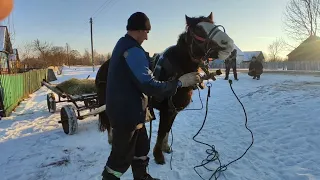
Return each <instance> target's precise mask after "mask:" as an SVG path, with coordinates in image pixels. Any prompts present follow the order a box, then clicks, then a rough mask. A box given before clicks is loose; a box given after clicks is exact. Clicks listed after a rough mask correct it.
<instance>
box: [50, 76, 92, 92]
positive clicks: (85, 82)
mask: <svg viewBox="0 0 320 180" xmlns="http://www.w3.org/2000/svg"><path fill="white" fill-rule="evenodd" d="M56 87H57V88H58V89H60V90H61V91H62V92H64V93H67V94H69V95H81V94H91V93H96V92H97V89H96V86H95V80H94V79H76V78H72V79H70V80H67V81H64V82H62V83H59V84H57V86H56Z"/></svg>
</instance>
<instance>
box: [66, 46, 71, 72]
mask: <svg viewBox="0 0 320 180" xmlns="http://www.w3.org/2000/svg"><path fill="white" fill-rule="evenodd" d="M66 46H67V58H68V60H67V61H68V66H69V68H70V61H69V44H68V43H66Z"/></svg>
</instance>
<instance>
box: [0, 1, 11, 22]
mask: <svg viewBox="0 0 320 180" xmlns="http://www.w3.org/2000/svg"><path fill="white" fill-rule="evenodd" d="M12 9H13V0H0V21H2V20H4V19H5V18H6V17H8V16H9V15H10V13H11V11H12Z"/></svg>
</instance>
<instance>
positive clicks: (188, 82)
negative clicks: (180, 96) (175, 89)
mask: <svg viewBox="0 0 320 180" xmlns="http://www.w3.org/2000/svg"><path fill="white" fill-rule="evenodd" d="M179 81H180V82H181V87H189V86H193V85H196V84H197V83H200V82H201V78H200V74H199V73H198V72H191V73H187V74H184V75H182V76H181V77H180V78H179Z"/></svg>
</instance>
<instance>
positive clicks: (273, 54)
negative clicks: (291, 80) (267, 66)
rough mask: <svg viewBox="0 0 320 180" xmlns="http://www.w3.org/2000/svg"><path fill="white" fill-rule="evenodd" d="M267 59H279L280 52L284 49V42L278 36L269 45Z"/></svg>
mask: <svg viewBox="0 0 320 180" xmlns="http://www.w3.org/2000/svg"><path fill="white" fill-rule="evenodd" d="M268 49H269V61H279V60H281V58H280V57H279V55H280V53H281V52H283V51H284V50H285V49H286V43H285V41H284V40H283V39H281V38H278V39H276V40H275V41H274V42H272V44H270V45H269V47H268Z"/></svg>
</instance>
